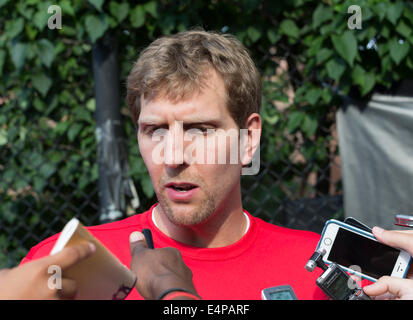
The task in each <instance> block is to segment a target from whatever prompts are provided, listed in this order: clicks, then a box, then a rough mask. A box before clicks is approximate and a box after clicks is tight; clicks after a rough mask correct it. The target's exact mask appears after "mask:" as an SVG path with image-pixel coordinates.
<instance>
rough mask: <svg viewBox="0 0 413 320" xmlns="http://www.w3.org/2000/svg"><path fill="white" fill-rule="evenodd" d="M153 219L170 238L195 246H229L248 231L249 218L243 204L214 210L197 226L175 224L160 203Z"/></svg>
mask: <svg viewBox="0 0 413 320" xmlns="http://www.w3.org/2000/svg"><path fill="white" fill-rule="evenodd" d="M152 219H153V222H154V223H155V225H156V226H157V227H158V228H159V229H160V230H161V231H162V232H163V233H164V234H166V235H167V236H169V237H170V238H172V239H174V240H176V241H179V242H182V243H185V244H187V245H190V246H194V247H201V248H218V247H225V246H228V245H230V244H232V243H234V242H236V241H238V240H239V239H241V237H242V236H243V235H244V234H245V233H246V231H247V229H248V226H249V218H248V216H247V215H246V214H245V213H244V212H243V210H242V205H241V204H240V206H239V207H237V208H233V209H232V210H229V208H223V209H221V211H220V212H214V213H213V214H212V216H211V217H210V218H209V219H208V221H206V222H204V223H201V224H198V225H196V226H182V225H175V224H173V223H172V222H171V221H169V219H168V218H167V217H166V215H165V214H164V213H163V210H162V207H161V206H160V205H158V206H156V207H154V209H153V211H152Z"/></svg>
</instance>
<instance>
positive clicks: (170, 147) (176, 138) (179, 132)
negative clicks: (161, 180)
mask: <svg viewBox="0 0 413 320" xmlns="http://www.w3.org/2000/svg"><path fill="white" fill-rule="evenodd" d="M165 138H166V139H165V165H166V166H167V167H169V168H177V167H179V166H181V165H182V164H183V163H184V143H183V142H184V137H183V127H182V124H181V125H180V124H179V122H178V123H175V124H174V125H173V126H171V127H170V130H169V131H168V134H167V135H166V137H165Z"/></svg>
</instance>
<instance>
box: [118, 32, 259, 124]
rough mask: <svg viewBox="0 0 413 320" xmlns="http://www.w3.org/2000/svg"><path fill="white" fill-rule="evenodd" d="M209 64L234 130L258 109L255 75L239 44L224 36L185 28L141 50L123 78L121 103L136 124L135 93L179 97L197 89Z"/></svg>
mask: <svg viewBox="0 0 413 320" xmlns="http://www.w3.org/2000/svg"><path fill="white" fill-rule="evenodd" d="M209 68H213V69H214V70H215V71H216V72H217V73H218V75H219V76H220V77H221V78H222V80H223V81H224V83H225V89H226V93H227V107H228V111H229V113H230V115H231V116H232V118H233V119H234V121H235V122H236V123H237V125H238V126H239V128H244V127H245V123H246V120H247V118H248V116H249V115H250V114H251V113H254V112H256V113H259V111H260V107H261V91H262V85H261V76H260V74H259V72H258V70H257V68H256V66H255V64H254V62H253V61H252V59H251V57H250V55H249V53H248V51H247V49H246V48H245V47H244V46H243V44H242V43H241V42H240V41H238V40H237V39H236V38H235V37H234V36H232V35H230V34H218V33H215V32H207V31H203V30H191V31H184V32H180V33H177V34H175V35H171V36H163V37H161V38H158V39H157V40H155V41H153V42H152V43H151V44H150V45H149V46H148V47H147V48H145V49H144V50H143V51H142V52H141V54H140V56H139V59H138V60H137V62H136V63H135V64H134V67H133V68H132V71H131V72H130V74H129V76H128V79H127V96H126V101H127V105H128V107H129V110H130V112H131V114H132V118H133V120H134V122H135V125H137V120H138V118H139V113H140V103H141V101H140V99H141V97H143V98H145V99H148V100H151V99H153V98H155V97H157V96H158V95H159V94H162V95H163V96H165V97H166V98H168V99H170V100H175V101H179V99H184V98H186V97H188V96H190V95H191V94H193V93H194V92H195V91H196V90H199V89H201V88H202V85H203V83H204V81H205V78H206V77H207V75H208V72H206V71H207V70H208V69H209Z"/></svg>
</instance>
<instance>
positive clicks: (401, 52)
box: [389, 38, 410, 64]
mask: <svg viewBox="0 0 413 320" xmlns="http://www.w3.org/2000/svg"><path fill="white" fill-rule="evenodd" d="M389 46H390V57H391V58H392V59H393V61H394V62H396V64H400V62H401V61H402V60H403V59H404V57H406V55H407V54H408V52H409V50H410V44H409V43H408V42H407V41H404V42H402V43H400V42H399V41H398V40H397V39H395V38H393V39H392V41H391V42H390V43H389Z"/></svg>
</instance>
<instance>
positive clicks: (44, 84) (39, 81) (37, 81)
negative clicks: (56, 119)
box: [32, 73, 52, 97]
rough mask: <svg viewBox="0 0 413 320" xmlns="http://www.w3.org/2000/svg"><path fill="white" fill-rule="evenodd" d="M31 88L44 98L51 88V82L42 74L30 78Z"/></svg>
mask: <svg viewBox="0 0 413 320" xmlns="http://www.w3.org/2000/svg"><path fill="white" fill-rule="evenodd" d="M32 85H33V87H34V88H35V89H36V90H37V91H39V92H40V93H41V95H42V96H43V97H44V96H46V94H47V92H48V91H49V89H50V87H51V86H52V80H51V79H50V78H49V77H48V76H46V75H45V74H44V73H39V74H37V75H34V76H32Z"/></svg>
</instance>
